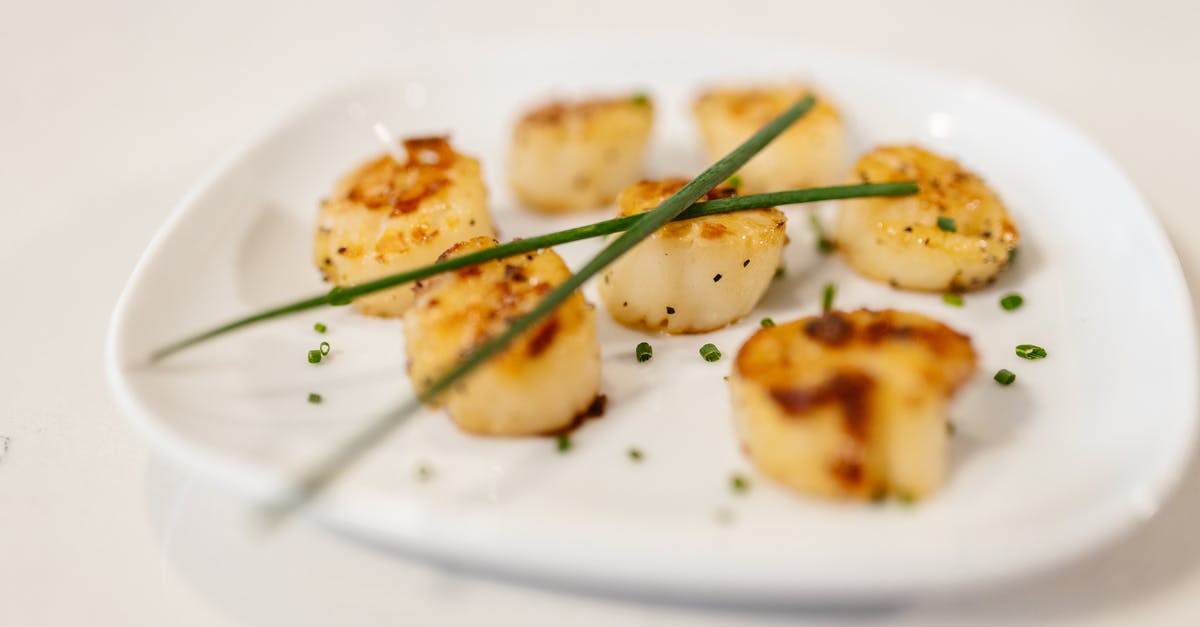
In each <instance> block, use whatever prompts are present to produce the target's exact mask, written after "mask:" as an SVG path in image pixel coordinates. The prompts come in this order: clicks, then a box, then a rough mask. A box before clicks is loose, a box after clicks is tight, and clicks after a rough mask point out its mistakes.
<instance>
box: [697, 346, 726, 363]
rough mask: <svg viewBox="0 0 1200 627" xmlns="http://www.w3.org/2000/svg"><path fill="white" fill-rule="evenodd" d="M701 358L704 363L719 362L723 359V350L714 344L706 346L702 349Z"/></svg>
mask: <svg viewBox="0 0 1200 627" xmlns="http://www.w3.org/2000/svg"><path fill="white" fill-rule="evenodd" d="M700 356H701V357H703V358H704V361H717V360H719V359H720V358H721V350H720V349H718V348H717V347H716V346H715V345H713V344H705V345H704V346H701V347H700Z"/></svg>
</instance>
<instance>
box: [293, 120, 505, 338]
mask: <svg viewBox="0 0 1200 627" xmlns="http://www.w3.org/2000/svg"><path fill="white" fill-rule="evenodd" d="M404 148H405V151H406V153H407V160H406V162H405V163H398V162H397V161H396V160H395V159H393V158H392V157H391V156H389V155H384V156H381V157H378V158H376V159H373V160H371V161H368V162H367V163H364V164H363V165H361V166H359V167H358V168H357V169H355V170H354V171H353V172H351V173H350V174H348V175H347V176H346V177H345V178H343V179H342V180H341V182H340V183H339V184H338V186H337V189H336V190H335V192H334V194H333V195H332V196H331V197H330V198H328V199H326V200H324V201H323V202H322V203H321V209H320V213H319V214H318V217H317V233H316V238H315V242H314V246H313V254H314V261H315V263H316V265H317V268H318V269H319V270H320V271H321V273H322V274H323V275H324V277H325V279H326V280H328V281H330V282H332V283H333V284H334V285H339V286H345V285H356V284H359V283H363V282H366V281H370V280H372V279H377V278H380V277H383V276H386V275H389V274H395V273H397V272H403V271H405V270H411V269H413V268H417V267H420V266H424V265H427V264H430V263H433V261H434V260H435V259H437V256H438V255H439V254H440V253H441V252H442V251H443V250H446V248H448V247H450V246H451V245H453V244H454V243H455V242H458V241H461V240H464V239H468V238H471V237H474V236H477V235H489V236H490V235H495V229H494V228H493V226H492V218H491V214H489V213H488V207H487V189H486V188H485V187H484V184H483V178H482V176H481V174H480V168H479V162H478V161H476V160H475V159H473V158H471V157H468V156H466V155H463V154H460V153H458V152H455V151H454V149H453V148H452V147H451V146H450V143H449V141H448V140H447V139H446V138H444V137H425V138H415V139H408V140H405V142H404ZM412 299H413V295H412V288H411V287H410V286H407V285H405V286H400V287H395V288H392V289H388V290H384V291H382V292H376V293H373V294H368V295H366V296H362V297H359V298H357V299H355V300H354V306H355V307H356V308H357V309H358V310H359V311H361V312H362V313H364V314H368V315H372V316H384V317H398V316H400V315H401V314H402V313H404V310H405V309H407V308H408V306H409V305H410V304H411V303H412Z"/></svg>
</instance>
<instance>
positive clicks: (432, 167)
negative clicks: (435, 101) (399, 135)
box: [333, 136, 458, 237]
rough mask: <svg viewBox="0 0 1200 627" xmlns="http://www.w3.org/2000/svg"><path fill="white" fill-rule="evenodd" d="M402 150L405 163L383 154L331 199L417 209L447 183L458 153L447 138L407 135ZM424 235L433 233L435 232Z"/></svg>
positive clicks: (396, 210)
mask: <svg viewBox="0 0 1200 627" xmlns="http://www.w3.org/2000/svg"><path fill="white" fill-rule="evenodd" d="M404 150H405V153H406V154H407V157H408V158H407V160H406V161H405V162H404V163H397V162H396V160H395V159H393V158H392V157H391V156H390V155H383V156H381V157H379V158H377V159H374V160H373V161H370V162H368V163H366V164H364V165H363V166H361V167H359V168H358V169H357V170H355V171H354V172H352V173H351V174H350V175H349V176H347V177H346V178H345V179H344V180H343V182H342V187H341V189H339V190H338V194H337V196H335V197H334V199H333V200H347V201H350V202H351V203H354V206H361V207H365V208H367V209H371V210H377V211H382V210H387V211H390V213H391V215H394V216H395V215H403V214H406V213H412V212H414V211H416V210H417V209H418V208H419V207H420V206H421V203H422V202H423V201H424V200H425V199H426V198H429V197H430V196H433V195H434V194H436V193H438V191H440V190H441V189H443V188H444V187H446V186H447V185H449V184H450V178H449V176H448V171H449V169H450V168H451V167H452V166H453V165H454V163H455V161H457V159H458V154H457V153H456V152H454V149H453V148H451V146H450V142H449V138H447V137H444V136H438V137H417V138H412V139H407V140H405V141H404ZM414 232H415V231H414ZM426 235H427V236H428V237H432V236H433V235H436V233H433V234H426ZM416 236H417V237H420V236H421V233H416Z"/></svg>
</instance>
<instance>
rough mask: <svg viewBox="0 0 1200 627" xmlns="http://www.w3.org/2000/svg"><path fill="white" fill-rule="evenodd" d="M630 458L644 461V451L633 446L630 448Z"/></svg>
mask: <svg viewBox="0 0 1200 627" xmlns="http://www.w3.org/2000/svg"><path fill="white" fill-rule="evenodd" d="M629 459H632V460H633V461H635V462H640V461H642V451H641V449H637V448H631V449H629Z"/></svg>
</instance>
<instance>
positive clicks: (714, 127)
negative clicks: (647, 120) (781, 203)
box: [692, 84, 848, 194]
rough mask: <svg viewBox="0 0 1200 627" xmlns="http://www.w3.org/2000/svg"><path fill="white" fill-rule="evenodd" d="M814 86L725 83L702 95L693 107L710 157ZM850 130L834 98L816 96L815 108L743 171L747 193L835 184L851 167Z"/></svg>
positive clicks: (736, 142) (725, 151)
mask: <svg viewBox="0 0 1200 627" xmlns="http://www.w3.org/2000/svg"><path fill="white" fill-rule="evenodd" d="M810 93H813V92H812V89H811V88H810V87H808V86H805V85H799V84H784V85H759V86H747V87H721V88H715V89H710V90H708V91H705V92H704V93H702V94H700V96H699V97H698V98H697V99H696V101H695V103H694V104H693V106H692V111H693V113H694V114H695V116H696V121H697V123H698V124H699V126H700V135H701V137H702V139H703V140H704V146H705V148H706V149H707V151H708V156H709V158H710V159H711V160H714V161H715V160H716V159H719V158H721V157H722V156H724V155H726V154H728V153H729V152H730V151H731V150H733V149H734V148H735V147H737V146H738V145H740V144H741V143H742V142H743V141H745V140H746V139H747V138H749V137H750V136H751V135H753V134H754V133H755V132H757V131H758V130H759V129H760V128H762V127H763V125H765V124H766V123H767V122H770V121H771V120H773V119H774V118H775V117H776V116H778V115H779V114H780V113H783V112H784V111H785V110H786V109H787V108H788V107H790V106H792V105H794V104H796V101H798V100H800V98H802V97H804V96H805V95H808V94H810ZM846 142H847V139H846V129H845V125H844V124H843V122H842V116H841V113H839V112H838V110H837V107H836V106H834V104H833V103H832V101H830V100H829V98H827V97H825V96H824V95H822V94H817V102H816V104H815V105H814V106H813V108H812V109H811V110H810V111H809V112H808V113H807V114H805V115H804V117H802V118H800V120H798V121H797V122H796V123H795V124H793V125H792V126H791V127H789V128H788V129H787V130H786V131H784V132H783V133H782V134H781V135H780V136H779V137H778V138H777V139H776V140H775V141H773V142H771V144H770V145H768V146H767V147H766V148H764V149H763V150H762V152H760V153H758V154H757V155H755V156H754V158H753V159H751V160H750V161H749V162H748V163H747V164H746V165H745V166H743V167H742V169H741V170H739V171H738V175H739V176H740V177H741V179H742V181H743V185H742V188H741V190H740V191H742V192H744V193H748V194H756V193H760V192H777V191H782V190H786V189H796V188H803V187H819V186H823V185H834V184H836V183H837V182H838V181H840V180H841V179H842V177H843V176H844V175H845V171H846V165H847V164H846V161H847V158H848V157H847V147H846Z"/></svg>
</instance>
